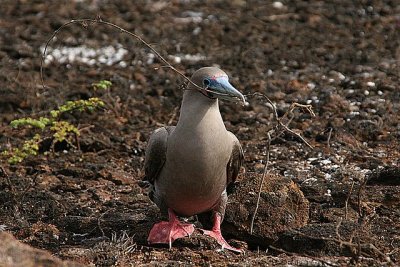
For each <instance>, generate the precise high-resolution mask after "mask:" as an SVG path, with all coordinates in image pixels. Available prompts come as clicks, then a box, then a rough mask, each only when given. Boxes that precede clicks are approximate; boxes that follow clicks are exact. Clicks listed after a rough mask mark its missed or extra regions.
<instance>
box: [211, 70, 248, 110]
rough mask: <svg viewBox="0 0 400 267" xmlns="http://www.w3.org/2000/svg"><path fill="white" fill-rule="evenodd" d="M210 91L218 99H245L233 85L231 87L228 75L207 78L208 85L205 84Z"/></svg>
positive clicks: (244, 101)
mask: <svg viewBox="0 0 400 267" xmlns="http://www.w3.org/2000/svg"><path fill="white" fill-rule="evenodd" d="M207 87H208V88H209V90H210V89H211V90H210V91H211V92H210V93H211V94H212V95H213V96H214V97H217V98H219V99H224V100H229V101H235V102H236V101H243V103H244V104H245V103H246V100H245V98H244V96H243V95H242V93H240V92H239V91H238V90H237V89H236V88H235V87H233V86H232V85H231V84H230V82H229V79H228V76H220V77H216V78H213V79H209V85H208V86H207Z"/></svg>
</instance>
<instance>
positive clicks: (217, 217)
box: [201, 212, 243, 253]
mask: <svg viewBox="0 0 400 267" xmlns="http://www.w3.org/2000/svg"><path fill="white" fill-rule="evenodd" d="M221 219H222V216H221V214H220V213H219V212H214V226H213V228H212V230H211V231H209V230H203V229H202V230H201V231H203V234H205V235H208V236H211V237H212V238H214V239H215V240H217V242H218V244H220V245H221V246H222V249H225V248H226V249H228V250H232V251H234V252H238V253H242V252H243V251H242V250H241V249H237V248H234V247H232V246H231V245H229V244H228V242H226V240H225V239H224V237H223V236H222V234H221Z"/></svg>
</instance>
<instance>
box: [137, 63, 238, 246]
mask: <svg viewBox="0 0 400 267" xmlns="http://www.w3.org/2000/svg"><path fill="white" fill-rule="evenodd" d="M191 81H192V82H193V83H194V84H196V85H197V86H198V87H196V86H194V85H193V84H191V83H190V84H189V86H188V88H187V90H185V92H184V94H183V101H182V106H181V113H180V117H179V121H178V124H177V125H176V126H167V127H162V128H159V129H157V130H155V131H154V132H153V133H152V135H151V137H150V140H149V142H148V146H147V149H146V158H145V178H144V180H146V181H148V182H150V184H151V185H152V191H151V192H150V198H151V200H152V201H154V202H155V203H156V204H157V206H158V207H159V208H160V210H161V212H162V213H163V214H167V213H168V215H169V221H168V222H167V221H163V222H160V223H157V224H155V225H154V226H153V228H152V229H151V231H150V234H149V237H148V242H149V243H150V244H154V243H164V244H169V246H170V247H171V243H172V242H173V241H174V240H176V239H178V238H181V237H185V236H189V235H191V234H192V233H193V231H194V226H193V225H192V224H187V223H181V222H180V221H179V220H178V218H177V217H176V215H180V216H185V217H189V216H192V215H196V214H200V213H204V212H208V211H212V214H213V215H212V216H213V217H212V219H213V225H214V226H213V228H212V230H202V231H203V233H204V234H206V235H209V236H211V237H213V238H215V239H216V240H217V241H218V243H219V244H220V245H221V246H222V248H226V249H229V250H232V251H236V252H241V250H239V249H236V248H234V247H232V246H230V245H229V244H228V243H227V242H226V241H225V239H224V238H223V237H222V234H221V229H220V225H221V222H222V220H223V218H224V214H225V207H226V204H227V200H228V196H227V192H226V188H227V186H228V185H229V184H232V183H233V182H234V181H235V179H236V177H237V176H238V174H239V170H240V168H241V166H242V163H243V151H242V147H241V145H240V143H239V141H238V139H237V138H236V136H235V135H234V134H233V133H231V132H229V131H227V130H226V128H225V125H224V122H223V120H222V117H221V113H220V111H219V106H218V99H225V100H230V101H243V102H245V99H244V96H243V95H242V94H241V93H240V92H239V91H238V90H236V89H235V88H234V87H233V86H232V85H231V84H230V83H229V80H228V75H227V74H226V73H225V72H224V71H222V70H220V69H219V68H215V67H205V68H201V69H199V70H197V71H196V72H195V73H194V74H193V76H192V77H191ZM199 88H202V89H199Z"/></svg>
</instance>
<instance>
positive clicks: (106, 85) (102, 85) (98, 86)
mask: <svg viewBox="0 0 400 267" xmlns="http://www.w3.org/2000/svg"><path fill="white" fill-rule="evenodd" d="M92 86H93V89H94V90H95V91H96V90H104V91H105V90H109V89H110V88H111V86H112V82H110V81H107V80H102V81H99V82H97V83H92Z"/></svg>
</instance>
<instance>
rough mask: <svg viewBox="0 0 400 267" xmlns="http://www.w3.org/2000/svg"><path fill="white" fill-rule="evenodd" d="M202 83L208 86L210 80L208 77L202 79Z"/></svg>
mask: <svg viewBox="0 0 400 267" xmlns="http://www.w3.org/2000/svg"><path fill="white" fill-rule="evenodd" d="M203 84H204V86H205V87H208V86H209V85H210V80H209V79H204V80H203Z"/></svg>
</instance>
